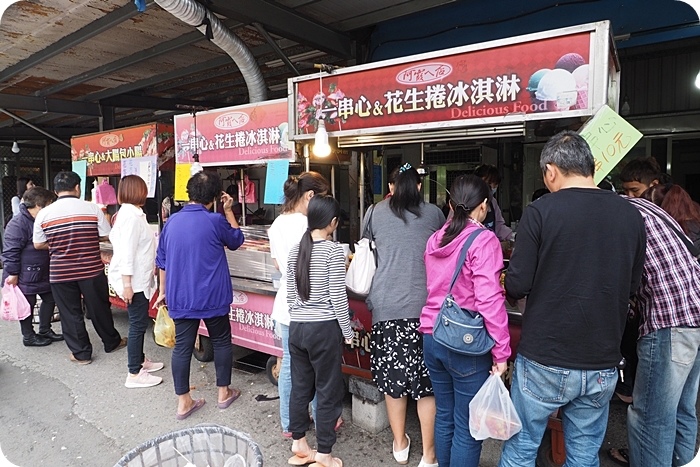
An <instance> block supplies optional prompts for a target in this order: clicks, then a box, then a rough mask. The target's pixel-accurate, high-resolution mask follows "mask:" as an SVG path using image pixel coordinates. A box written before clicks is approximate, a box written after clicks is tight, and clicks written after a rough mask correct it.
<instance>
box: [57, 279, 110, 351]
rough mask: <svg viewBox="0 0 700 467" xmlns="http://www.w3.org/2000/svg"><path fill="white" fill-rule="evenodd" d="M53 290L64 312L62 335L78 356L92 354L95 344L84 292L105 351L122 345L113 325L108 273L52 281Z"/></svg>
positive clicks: (61, 312)
mask: <svg viewBox="0 0 700 467" xmlns="http://www.w3.org/2000/svg"><path fill="white" fill-rule="evenodd" d="M51 291H52V292H53V296H54V299H56V303H57V304H58V312H59V313H60V315H61V329H62V330H63V337H64V338H65V341H66V345H67V346H68V348H69V349H70V351H71V352H73V355H74V356H75V358H77V359H78V360H89V359H90V358H92V344H91V343H90V337H89V336H88V333H87V329H86V328H85V316H84V315H83V307H82V305H81V301H80V298H81V295H82V298H83V301H84V302H85V307H86V308H87V311H88V313H90V316H91V317H92V325H93V326H94V327H95V331H97V334H98V335H99V336H100V339H101V340H102V343H103V344H104V347H105V352H108V353H109V352H111V351H112V350H114V349H116V348H117V347H118V346H119V343H120V341H121V336H120V335H119V332H118V331H117V330H116V329H115V328H114V320H113V319H112V308H111V305H110V303H109V288H108V286H107V276H105V275H104V274H99V275H97V276H95V277H92V278H90V279H84V280H81V281H71V282H57V283H53V284H51Z"/></svg>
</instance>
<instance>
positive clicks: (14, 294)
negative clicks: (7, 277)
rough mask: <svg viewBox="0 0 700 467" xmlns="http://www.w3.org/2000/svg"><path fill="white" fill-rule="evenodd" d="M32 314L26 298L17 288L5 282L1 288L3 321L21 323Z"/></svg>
mask: <svg viewBox="0 0 700 467" xmlns="http://www.w3.org/2000/svg"><path fill="white" fill-rule="evenodd" d="M31 314H32V309H31V307H30V306H29V302H28V301H27V298H26V297H25V296H24V294H23V293H22V291H21V290H19V287H17V286H16V285H10V284H8V283H7V282H5V284H4V285H3V286H2V314H1V316H0V318H2V319H4V320H5V321H21V320H23V319H24V318H26V317H28V316H29V315H31Z"/></svg>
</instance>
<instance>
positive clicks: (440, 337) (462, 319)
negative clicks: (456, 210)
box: [433, 229, 495, 356]
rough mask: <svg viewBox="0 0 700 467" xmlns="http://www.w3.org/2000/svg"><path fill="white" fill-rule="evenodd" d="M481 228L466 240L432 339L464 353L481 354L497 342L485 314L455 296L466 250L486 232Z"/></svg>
mask: <svg viewBox="0 0 700 467" xmlns="http://www.w3.org/2000/svg"><path fill="white" fill-rule="evenodd" d="M483 231H484V229H479V230H476V231H475V232H473V233H472V234H471V235H470V236H469V238H467V241H466V242H464V246H463V247H462V251H461V252H460V254H459V258H458V259H457V266H456V267H455V273H454V274H453V275H452V282H451V283H450V288H449V289H448V290H447V296H446V297H445V301H444V302H442V307H440V313H439V314H438V316H437V318H436V320H435V325H434V327H433V339H434V340H435V342H438V343H440V344H442V345H444V346H445V347H447V348H448V349H450V350H451V351H453V352H457V353H460V354H463V355H471V356H479V355H485V354H487V353H488V352H489V351H490V350H491V349H492V348H493V346H494V345H495V342H494V340H493V339H492V338H491V336H489V333H488V332H487V331H486V328H485V327H484V318H483V317H482V316H481V314H479V312H477V311H472V310H469V309H467V308H461V307H460V306H459V305H458V304H457V303H456V302H455V300H454V297H453V296H452V287H454V285H455V282H457V277H458V276H459V272H460V271H461V270H462V266H463V265H464V261H465V260H466V258H467V250H469V247H470V246H471V244H472V243H473V242H474V239H475V238H476V237H477V236H478V235H479V234H480V233H481V232H483Z"/></svg>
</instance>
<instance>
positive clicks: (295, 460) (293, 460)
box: [287, 449, 316, 465]
mask: <svg viewBox="0 0 700 467" xmlns="http://www.w3.org/2000/svg"><path fill="white" fill-rule="evenodd" d="M315 457H316V450H315V449H312V450H311V451H310V452H309V454H308V455H307V456H305V457H301V456H298V455H296V454H294V455H293V456H292V457H290V458H289V460H288V461H287V463H288V464H289V465H309V464H311V463H312V462H314V458H315Z"/></svg>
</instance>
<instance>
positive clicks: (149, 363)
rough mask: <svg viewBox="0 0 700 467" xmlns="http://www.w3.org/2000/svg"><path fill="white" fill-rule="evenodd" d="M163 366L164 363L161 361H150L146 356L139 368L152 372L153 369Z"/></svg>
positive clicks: (160, 368)
mask: <svg viewBox="0 0 700 467" xmlns="http://www.w3.org/2000/svg"><path fill="white" fill-rule="evenodd" d="M163 366H164V365H163V364H162V363H160V362H152V361H150V360H149V359H148V357H146V358H145V359H144V360H143V363H142V364H141V369H143V370H146V371H147V372H149V373H153V372H154V371H158V370H162V369H163Z"/></svg>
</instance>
